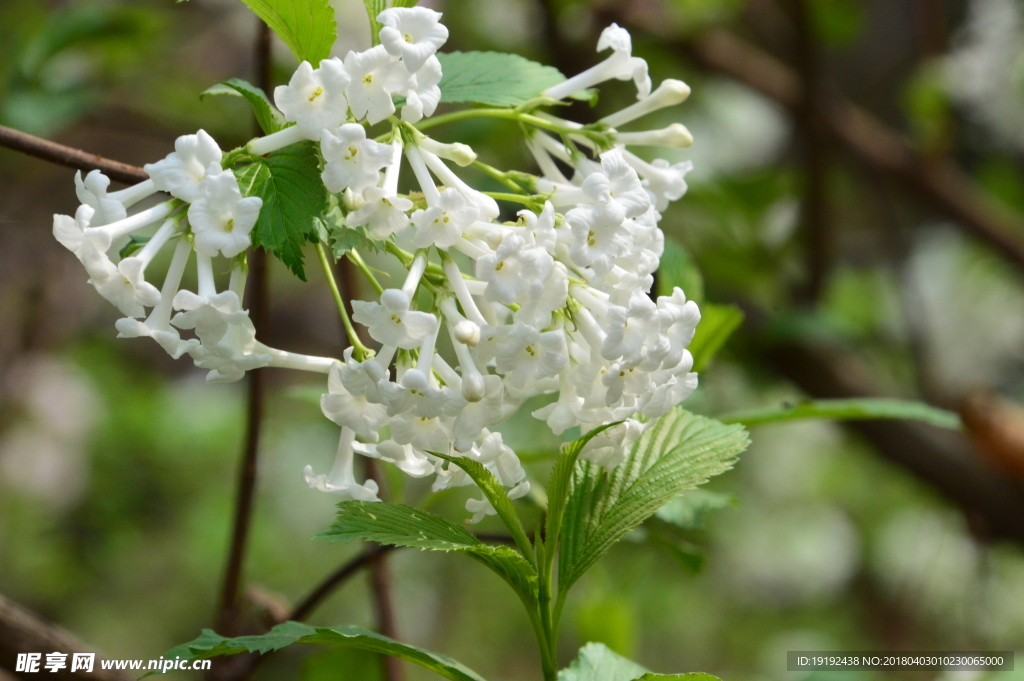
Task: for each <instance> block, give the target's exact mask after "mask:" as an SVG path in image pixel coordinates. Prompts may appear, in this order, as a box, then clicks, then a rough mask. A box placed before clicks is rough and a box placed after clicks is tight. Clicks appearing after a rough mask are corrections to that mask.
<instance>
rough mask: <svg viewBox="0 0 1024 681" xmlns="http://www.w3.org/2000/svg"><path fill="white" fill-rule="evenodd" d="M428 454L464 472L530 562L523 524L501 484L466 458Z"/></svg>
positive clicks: (528, 545)
mask: <svg viewBox="0 0 1024 681" xmlns="http://www.w3.org/2000/svg"><path fill="white" fill-rule="evenodd" d="M430 454H433V455H434V456H437V457H439V458H442V459H444V460H445V461H448V462H450V463H453V464H455V465H456V466H458V467H459V468H461V469H462V470H464V471H466V474H467V475H469V477H471V478H473V482H475V483H476V485H477V487H479V488H480V490H481V491H482V492H483V493H484V496H485V497H487V500H488V501H490V502H491V505H492V506H494V510H495V511H497V513H498V517H499V518H501V520H502V522H503V523H505V527H507V528H508V531H509V532H510V533H511V534H512V538H513V539H515V541H516V544H517V545H518V546H519V550H520V551H522V552H523V553H524V554H526V555H527V556H529V557H530V560H531V561H532V560H533V548H532V547H531V545H530V540H529V539H528V538H527V537H526V530H524V529H523V524H522V522H520V520H519V515H518V514H517V513H516V509H515V507H514V506H512V500H511V499H509V498H508V494H507V493H506V492H505V488H504V487H502V486H501V483H500V482H498V479H497V478H495V477H494V474H493V473H491V472H490V471H489V470H487V469H486V468H484V466H483V464H481V463H480V462H478V461H474V460H473V459H470V458H469V457H468V456H448V455H447V454H439V453H437V452H430Z"/></svg>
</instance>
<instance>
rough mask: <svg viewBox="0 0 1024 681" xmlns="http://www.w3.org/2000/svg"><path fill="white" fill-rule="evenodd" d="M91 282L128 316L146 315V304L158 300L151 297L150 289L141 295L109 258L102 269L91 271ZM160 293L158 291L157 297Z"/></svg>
mask: <svg viewBox="0 0 1024 681" xmlns="http://www.w3.org/2000/svg"><path fill="white" fill-rule="evenodd" d="M89 283H90V284H92V285H93V287H94V288H95V289H96V291H97V292H98V293H99V294H100V295H101V296H103V297H104V298H106V299H107V300H108V301H109V302H110V303H111V304H113V305H114V306H115V307H117V309H118V310H120V311H121V314H123V315H127V316H128V317H144V316H146V310H145V308H144V305H153V304H154V303H155V302H156V301H154V300H153V299H152V298H151V292H150V291H142V292H141V293H142V295H141V296H140V291H139V290H136V288H135V287H134V286H132V283H131V282H130V281H128V279H127V278H126V277H125V276H124V275H123V274H121V272H120V270H118V269H117V267H116V266H115V265H114V264H113V263H112V262H110V261H109V260H108V261H106V264H105V265H104V266H103V269H102V270H100V271H97V272H90V277H89ZM159 295H160V294H159V292H158V293H157V299H159Z"/></svg>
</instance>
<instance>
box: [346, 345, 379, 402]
mask: <svg viewBox="0 0 1024 681" xmlns="http://www.w3.org/2000/svg"><path fill="white" fill-rule="evenodd" d="M352 353H353V348H351V347H349V348H346V349H345V354H344V356H343V357H344V360H345V365H344V366H343V367H342V368H341V369H340V370H339V371H338V377H339V379H340V380H341V383H342V385H343V386H344V387H345V390H347V391H348V392H349V393H350V394H352V395H358V396H360V397H365V398H366V399H367V401H369V402H374V403H377V404H379V403H380V392H379V391H378V390H377V384H378V383H380V381H382V380H387V377H388V371H387V369H385V368H384V366H383V365H382V364H381V363H380V362H379V361H378V360H379V359H380V358H381V357H382V356H384V355H385V354H387V353H385V352H384V351H383V349H382V351H381V354H379V355H378V356H377V357H374V358H373V359H368V360H366V361H364V362H357V361H355V360H354V359H352ZM385 361H390V360H385Z"/></svg>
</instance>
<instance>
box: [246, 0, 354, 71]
mask: <svg viewBox="0 0 1024 681" xmlns="http://www.w3.org/2000/svg"><path fill="white" fill-rule="evenodd" d="M242 2H244V3H245V4H246V5H247V6H248V7H249V9H251V10H252V11H253V12H255V13H256V16H258V17H259V18H260V19H263V21H264V22H266V24H267V26H269V27H270V28H271V29H272V30H273V31H274V33H276V34H277V35H278V37H279V38H281V40H283V41H284V44H285V45H287V46H288V49H290V50H291V51H292V54H294V55H295V56H296V57H297V58H298V60H299V61H303V60H305V61H308V62H309V63H310V64H312V65H313V68H316V67H317V66H319V65H320V60H321V59H326V58H327V57H328V56H330V54H331V47H332V46H333V45H334V40H335V38H337V28H338V25H337V23H336V22H335V21H334V8H332V7H331V4H330V3H329V2H328V0H242Z"/></svg>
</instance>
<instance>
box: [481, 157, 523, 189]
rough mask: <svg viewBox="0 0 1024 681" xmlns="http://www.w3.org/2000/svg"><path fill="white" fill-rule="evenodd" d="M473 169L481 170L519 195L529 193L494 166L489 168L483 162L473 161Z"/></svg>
mask: <svg viewBox="0 0 1024 681" xmlns="http://www.w3.org/2000/svg"><path fill="white" fill-rule="evenodd" d="M473 167H474V168H476V169H477V170H479V171H480V172H482V173H484V174H485V175H487V176H489V177H492V178H494V179H495V180H497V181H498V182H500V183H502V184H503V185H505V186H506V187H508V188H509V189H511V190H512V191H514V192H515V193H517V194H528V193H529V192H527V191H526V190H525V189H523V188H522V187H520V186H519V185H518V184H516V183H515V181H514V180H512V179H511V178H510V177H509V176H508V174H507V173H503V172H502V171H500V170H498V169H497V168H495V167H494V166H489V165H487V164H486V163H484V162H482V161H473Z"/></svg>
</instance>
